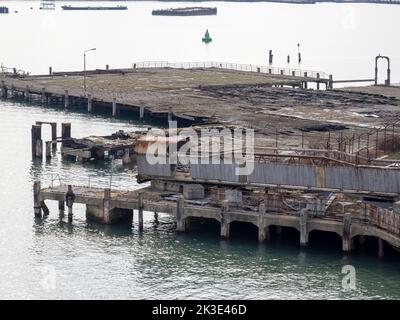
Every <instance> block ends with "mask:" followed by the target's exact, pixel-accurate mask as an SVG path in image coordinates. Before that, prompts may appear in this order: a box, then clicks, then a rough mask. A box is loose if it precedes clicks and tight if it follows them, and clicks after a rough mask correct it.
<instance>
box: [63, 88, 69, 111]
mask: <svg viewBox="0 0 400 320" xmlns="http://www.w3.org/2000/svg"><path fill="white" fill-rule="evenodd" d="M64 108H65V109H68V108H69V94H68V90H64Z"/></svg>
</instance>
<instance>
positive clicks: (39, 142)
mask: <svg viewBox="0 0 400 320" xmlns="http://www.w3.org/2000/svg"><path fill="white" fill-rule="evenodd" d="M35 152H36V158H39V159H42V158H43V140H41V139H40V140H36V150H35Z"/></svg>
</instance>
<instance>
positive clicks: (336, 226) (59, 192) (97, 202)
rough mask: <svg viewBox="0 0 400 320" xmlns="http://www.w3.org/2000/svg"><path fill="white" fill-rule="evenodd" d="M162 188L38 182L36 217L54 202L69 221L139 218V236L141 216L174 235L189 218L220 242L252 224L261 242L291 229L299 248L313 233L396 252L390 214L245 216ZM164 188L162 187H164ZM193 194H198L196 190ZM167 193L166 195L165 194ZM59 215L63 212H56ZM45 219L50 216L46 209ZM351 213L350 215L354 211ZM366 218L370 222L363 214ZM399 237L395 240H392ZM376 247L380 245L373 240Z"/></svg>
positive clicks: (266, 205) (274, 211)
mask: <svg viewBox="0 0 400 320" xmlns="http://www.w3.org/2000/svg"><path fill="white" fill-rule="evenodd" d="M159 187H160V184H154V186H153V187H148V188H144V189H140V190H135V191H117V190H110V189H100V188H93V187H81V186H71V185H59V186H53V187H49V188H41V187H40V182H35V183H34V211H35V216H36V217H40V216H41V214H42V210H45V209H46V208H47V206H46V204H45V201H50V200H54V201H58V202H59V204H62V203H64V202H65V203H66V204H67V207H68V210H69V215H70V217H71V218H72V215H73V206H74V204H75V203H82V204H85V205H86V217H87V219H90V220H94V221H96V222H99V223H102V224H110V223H115V222H119V221H122V220H125V219H129V218H132V216H133V214H134V211H136V212H137V214H138V225H137V227H138V230H143V228H144V226H143V214H144V212H152V213H154V212H163V213H168V214H170V215H172V216H173V217H174V218H175V219H176V230H177V231H178V232H185V231H188V227H189V225H190V220H191V219H192V218H202V219H213V220H216V221H218V222H219V223H220V226H221V229H220V230H221V232H220V234H221V237H222V238H224V239H229V238H230V224H231V223H232V222H242V223H250V224H253V225H255V226H256V227H257V228H258V239H259V241H260V242H263V241H266V240H267V239H268V238H269V228H270V227H272V226H276V227H280V228H282V227H284V228H294V229H296V230H297V231H298V232H299V245H300V246H301V247H307V246H308V244H309V234H310V233H311V232H312V231H322V232H331V233H335V234H337V235H338V236H339V237H341V239H342V243H343V245H342V249H343V251H344V252H351V250H352V248H353V239H354V238H355V237H357V236H363V237H365V236H369V237H375V238H377V239H379V255H380V256H382V255H383V244H384V243H385V242H387V243H389V244H390V245H391V246H394V247H397V248H400V230H398V229H399V228H398V227H399V226H397V229H396V231H394V229H393V228H386V229H385V225H384V223H383V221H385V219H386V218H384V215H390V213H389V212H388V211H385V210H380V211H379V218H378V220H376V218H375V216H373V215H371V214H372V212H374V210H375V211H376V208H374V207H373V206H372V205H369V206H364V207H360V211H361V212H358V213H356V214H355V213H354V212H353V214H351V213H349V212H348V213H344V214H335V215H332V214H328V215H325V216H316V215H315V212H314V211H312V210H310V209H308V210H301V211H300V212H295V211H293V210H291V211H289V210H288V211H278V208H273V207H271V205H272V202H270V201H268V200H267V198H265V199H266V200H267V202H262V203H260V204H259V205H258V208H257V210H256V211H253V210H245V209H242V208H239V207H237V206H230V205H229V203H228V202H227V201H223V202H222V204H221V205H220V206H215V205H209V204H208V205H205V204H203V203H201V201H195V200H191V199H185V196H184V194H180V195H179V194H177V196H176V197H173V198H168V197H165V196H163V192H162V190H160V189H159ZM165 187H166V185H165ZM168 188H171V190H172V189H173V190H176V188H177V186H174V185H172V184H170V185H169V186H168ZM193 188H197V187H196V186H194V187H193ZM164 191H167V190H164ZM167 193H168V192H167ZM60 208H62V210H63V206H60ZM46 210H47V213H48V209H46ZM352 210H354V209H352ZM367 212H368V218H365V219H362V217H365V214H366V213H367ZM396 232H397V234H396ZM377 241H378V240H377Z"/></svg>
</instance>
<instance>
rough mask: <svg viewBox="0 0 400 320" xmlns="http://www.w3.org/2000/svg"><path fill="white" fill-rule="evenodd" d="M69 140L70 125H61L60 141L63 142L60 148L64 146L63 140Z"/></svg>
mask: <svg viewBox="0 0 400 320" xmlns="http://www.w3.org/2000/svg"><path fill="white" fill-rule="evenodd" d="M70 138H71V124H70V123H62V124H61V139H62V140H63V142H62V144H61V145H62V146H64V140H67V139H70Z"/></svg>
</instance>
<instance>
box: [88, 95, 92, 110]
mask: <svg viewBox="0 0 400 320" xmlns="http://www.w3.org/2000/svg"><path fill="white" fill-rule="evenodd" d="M87 111H88V112H92V95H91V94H90V93H89V94H88V96H87Z"/></svg>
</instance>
